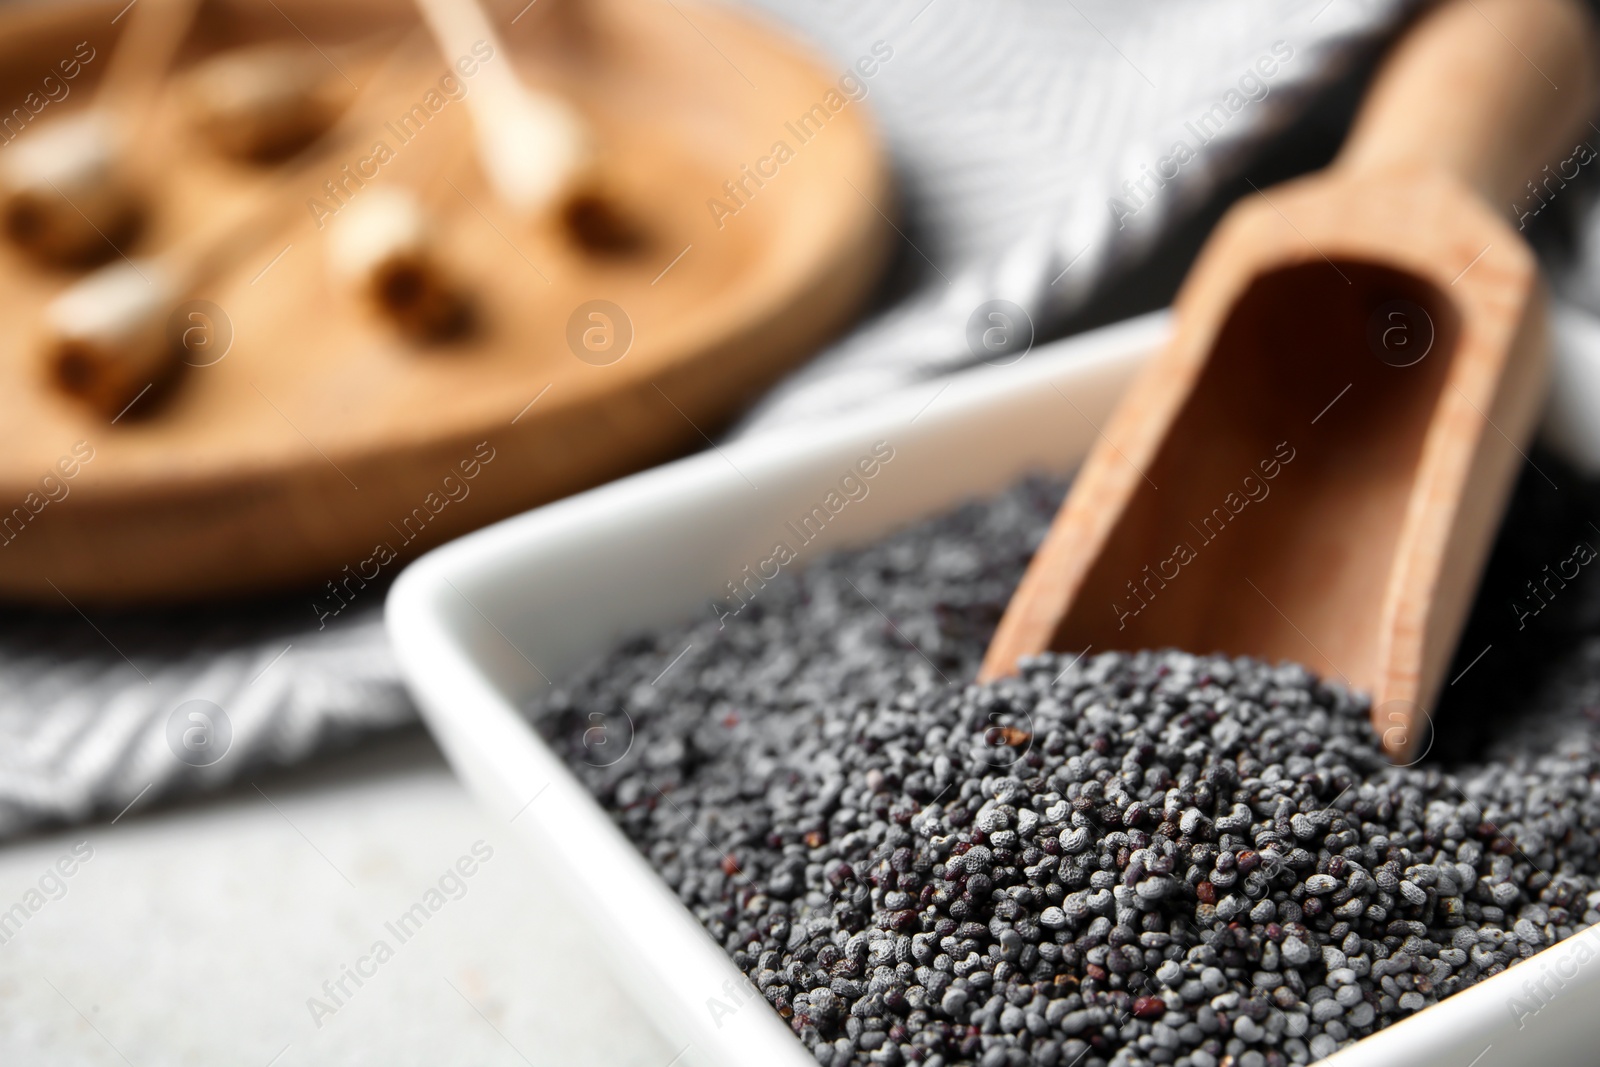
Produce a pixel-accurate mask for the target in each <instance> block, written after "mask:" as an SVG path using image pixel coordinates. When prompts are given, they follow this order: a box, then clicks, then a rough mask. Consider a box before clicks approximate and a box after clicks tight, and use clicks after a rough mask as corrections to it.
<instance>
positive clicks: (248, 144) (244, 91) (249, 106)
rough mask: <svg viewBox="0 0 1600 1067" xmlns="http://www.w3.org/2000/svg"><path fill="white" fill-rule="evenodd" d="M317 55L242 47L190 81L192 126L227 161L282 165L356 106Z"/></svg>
mask: <svg viewBox="0 0 1600 1067" xmlns="http://www.w3.org/2000/svg"><path fill="white" fill-rule="evenodd" d="M331 74H332V68H330V67H329V66H328V61H327V60H325V59H324V58H323V57H321V56H319V55H318V54H317V53H316V51H315V50H314V49H311V48H309V47H306V46H304V45H297V44H292V43H288V42H277V43H272V44H263V45H254V46H251V47H246V48H235V49H231V50H229V51H227V52H223V53H222V54H220V55H217V56H214V57H212V58H210V59H207V60H205V61H204V62H201V63H199V64H197V65H196V66H195V67H194V69H193V70H192V71H191V72H190V73H189V74H188V76H187V77H186V78H185V79H184V86H183V95H184V102H185V105H186V106H187V108H188V111H189V115H190V120H191V122H192V123H193V124H194V126H195V127H196V129H198V130H199V132H200V133H201V135H202V136H203V137H204V138H205V139H206V140H207V141H209V142H210V143H211V144H212V146H213V147H215V148H216V150H217V151H219V152H221V153H222V154H223V155H227V156H232V157H234V158H236V159H248V160H257V161H259V160H273V159H281V158H283V157H284V156H287V155H289V154H291V153H292V152H294V151H295V150H296V149H299V148H302V147H304V146H305V145H307V144H309V143H311V142H312V141H314V140H316V139H317V138H318V137H320V136H322V134H323V133H325V132H327V130H328V128H329V127H330V126H332V125H333V123H334V121H335V120H336V119H337V118H338V117H339V114H340V113H341V112H342V111H343V110H344V108H345V107H346V106H347V105H348V104H349V102H350V94H349V92H348V91H347V90H348V85H347V84H346V83H345V82H344V81H343V79H340V78H334V77H330V75H331Z"/></svg>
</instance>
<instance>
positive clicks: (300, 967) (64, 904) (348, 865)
mask: <svg viewBox="0 0 1600 1067" xmlns="http://www.w3.org/2000/svg"><path fill="white" fill-rule="evenodd" d="M480 842H481V844H479V843H480ZM474 845H477V848H478V854H479V855H480V856H481V855H482V854H483V853H484V852H485V850H492V855H490V857H489V858H488V859H487V860H485V861H482V862H478V861H477V860H474V861H473V862H471V863H468V864H466V865H465V866H466V867H468V868H472V870H473V873H472V874H471V876H470V877H460V876H459V871H458V872H457V878H458V880H459V888H458V882H457V880H452V879H448V878H447V879H445V889H446V892H442V893H440V894H439V896H437V897H431V898H430V897H429V894H428V890H429V889H430V888H437V887H438V885H439V881H440V878H441V876H442V875H443V874H444V873H445V872H446V871H447V870H448V869H451V868H453V867H454V866H455V865H456V864H457V863H458V861H459V860H460V858H461V857H463V856H471V855H472V854H473V848H474ZM75 848H76V850H77V856H74V849H75ZM84 855H87V859H82V858H81V857H82V856H84ZM64 857H72V858H71V859H70V860H69V861H68V862H66V863H65V864H63V866H64V867H65V868H66V869H69V870H71V872H72V873H71V875H70V876H68V877H61V875H60V868H58V866H57V864H58V862H59V861H61V860H62V859H63V858H64ZM51 871H54V872H56V873H55V875H54V876H51V875H50V874H49V872H51ZM41 881H42V882H43V885H42V886H41ZM34 894H36V895H34ZM419 903H420V904H423V905H424V907H426V905H428V904H430V903H431V904H434V905H436V906H437V910H436V911H431V912H429V913H428V918H427V920H426V921H425V922H422V921H419V920H413V922H412V924H410V925H408V926H406V927H404V928H400V927H396V929H398V930H400V931H401V932H402V933H405V934H407V935H408V936H407V937H406V939H405V940H404V941H401V940H400V939H399V937H397V936H396V933H395V932H394V931H393V930H391V929H390V928H389V926H388V925H386V924H393V923H395V922H397V920H398V919H399V917H400V916H401V915H402V914H403V913H405V912H407V910H408V909H410V908H411V907H412V905H414V904H419ZM15 905H21V906H22V907H21V910H20V911H17V910H15V908H14V906H15ZM30 905H33V906H34V909H35V910H31V911H30V910H29V906H30ZM8 913H9V914H10V916H11V918H10V919H9V921H8V920H7V918H6V916H7V914H8ZM0 937H3V938H5V940H4V942H3V943H0V1063H4V1064H107V1065H132V1067H146V1065H149V1067H155V1065H165V1064H172V1065H202V1064H203V1065H206V1067H216V1065H223V1064H238V1065H241V1067H268V1065H272V1067H300V1065H308V1064H366V1063H373V1064H380V1063H381V1064H386V1065H400V1064H431V1065H442V1064H473V1065H497V1064H506V1065H517V1064H522V1065H527V1064H537V1065H541V1067H542V1065H544V1064H562V1065H566V1064H578V1063H593V1064H608V1065H617V1067H666V1065H667V1064H668V1063H669V1062H671V1061H672V1060H673V1059H674V1050H673V1049H671V1048H669V1047H668V1045H667V1044H666V1042H665V1041H664V1039H663V1038H661V1037H660V1036H659V1035H658V1034H657V1032H656V1031H654V1030H653V1029H652V1028H651V1027H650V1026H649V1025H648V1024H647V1023H646V1022H644V1021H643V1020H642V1019H640V1018H639V1017H637V1016H636V1015H635V1014H634V1013H633V1012H632V1011H631V1010H630V1007H629V1004H628V1001H627V999H626V998H625V996H624V995H623V994H622V993H620V992H619V990H618V989H617V987H616V986H615V985H614V984H613V982H612V981H611V979H609V978H608V977H607V976H606V974H605V973H604V971H603V970H602V968H601V966H600V963H599V961H598V960H597V959H596V952H595V951H594V947H593V945H592V942H591V939H590V937H589V935H588V933H587V931H586V930H585V928H584V927H583V926H582V925H581V923H579V922H578V921H577V920H576V919H574V918H572V917H571V915H570V912H569V909H568V907H567V906H566V904H565V903H564V902H563V901H562V900H561V899H559V898H557V897H555V896H553V895H552V892H551V890H550V888H549V882H548V880H547V879H545V878H543V877H541V871H540V868H539V861H538V858H537V857H536V856H535V855H533V854H532V853H531V851H530V849H529V848H528V847H527V846H526V845H524V844H523V843H522V842H521V841H520V840H519V839H517V838H516V837H515V836H514V834H513V832H512V830H511V828H510V827H509V826H508V825H507V824H506V823H505V822H504V821H503V820H502V819H500V818H498V817H496V816H493V815H491V814H490V813H488V812H486V811H484V810H482V809H480V807H479V806H478V805H477V804H476V802H475V801H474V799H473V798H472V797H470V796H469V795H468V794H467V793H466V791H465V790H464V789H463V787H462V786H461V784H460V783H459V782H458V781H457V780H456V779H455V777H454V776H453V775H452V774H451V772H450V770H449V769H448V768H447V767H446V766H445V764H444V761H443V759H442V757H441V756H440V755H439V753H438V750H437V749H436V748H435V747H434V745H433V743H432V741H431V740H430V739H429V738H427V736H426V735H425V734H423V733H422V732H421V731H420V730H412V731H405V732H403V733H402V734H401V735H399V736H397V737H393V738H389V739H385V740H382V741H378V742H373V743H369V744H368V745H367V746H366V747H365V748H364V749H363V750H361V751H360V752H357V753H354V754H350V755H345V756H340V757H335V758H331V759H325V760H322V761H319V762H317V763H316V764H313V765H312V766H310V767H307V768H305V769H302V770H298V771H295V772H291V773H281V774H277V775H262V776H259V777H257V778H256V779H255V781H254V783H253V784H247V785H245V786H244V787H242V788H241V789H238V790H235V791H233V792H231V793H229V794H227V795H226V796H224V797H222V798H220V799H218V798H210V799H201V800H197V801H195V802H193V803H190V804H185V805H181V806H177V807H169V808H166V809H157V810H147V811H141V810H140V805H139V804H135V805H134V807H133V808H132V809H131V810H129V811H128V812H126V813H125V814H123V815H122V816H120V817H118V819H117V821H116V822H115V823H114V824H113V823H111V822H109V821H103V822H98V823H92V824H89V825H87V826H82V827H77V828H72V829H69V830H65V831H62V832H57V833H50V834H45V835H40V836H36V837H32V838H29V839H26V840H24V841H20V842H17V843H14V844H11V845H8V846H6V847H4V848H0ZM379 940H383V941H385V942H386V943H387V944H388V946H389V947H390V949H391V950H392V956H391V957H390V958H388V959H385V960H383V961H382V962H379V961H378V959H377V958H376V957H375V956H372V955H371V952H372V950H373V948H374V946H375V943H376V942H377V941H379ZM363 956H367V957H368V959H367V961H366V962H364V963H362V957H363ZM357 964H361V970H363V971H366V972H368V974H369V976H368V977H365V978H363V979H362V980H361V984H360V985H359V986H358V985H356V984H355V982H354V980H353V979H351V978H348V977H345V979H344V990H345V991H344V992H343V993H341V992H339V990H338V987H337V986H334V987H333V992H334V994H336V995H337V996H338V998H339V1000H340V1001H342V1003H338V1004H336V1003H335V1002H334V1000H333V999H332V998H331V997H330V996H329V995H328V994H327V993H325V991H324V989H323V983H324V982H325V981H328V982H337V980H338V979H340V978H341V977H342V976H343V975H344V970H343V968H345V967H347V966H349V967H354V966H356V965H357ZM346 994H348V995H346ZM313 997H316V998H319V999H320V1000H321V1001H322V1004H323V1005H324V1008H320V1009H317V1010H315V1011H314V1010H313V1009H314V1008H315V1007H316V1006H315V1005H313V1004H311V1003H309V1001H310V999H311V998H313ZM327 1009H331V1010H327Z"/></svg>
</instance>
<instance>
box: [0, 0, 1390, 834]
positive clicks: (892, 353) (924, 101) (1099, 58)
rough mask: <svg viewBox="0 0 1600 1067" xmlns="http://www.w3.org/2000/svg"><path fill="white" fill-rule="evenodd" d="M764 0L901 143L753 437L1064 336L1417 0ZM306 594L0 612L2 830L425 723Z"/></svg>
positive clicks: (366, 619) (137, 801)
mask: <svg viewBox="0 0 1600 1067" xmlns="http://www.w3.org/2000/svg"><path fill="white" fill-rule="evenodd" d="M757 2H759V3H760V4H761V5H762V6H763V7H764V8H765V9H766V10H767V12H768V13H769V14H770V15H771V16H773V17H774V18H776V19H777V20H779V21H781V22H785V23H788V24H790V25H792V26H793V27H795V28H796V29H797V30H798V32H799V33H801V34H802V35H804V36H807V37H809V38H810V39H812V40H813V41H814V42H815V44H816V46H817V48H818V49H819V51H820V52H821V53H822V54H824V55H825V56H827V57H828V62H830V63H832V64H835V65H837V67H838V70H839V71H840V74H841V76H844V75H845V74H846V73H848V72H849V71H850V70H852V69H856V64H857V61H858V60H860V59H861V58H863V57H865V56H868V55H875V56H880V57H881V56H882V54H883V53H884V52H885V51H888V52H890V53H891V54H890V55H889V57H888V58H887V59H882V60H881V61H880V62H878V63H877V64H876V68H875V70H874V72H873V74H872V76H871V77H870V78H868V77H861V79H860V83H861V85H862V86H863V87H864V90H865V92H866V96H865V106H867V107H869V108H871V109H872V110H873V112H874V113H875V115H876V118H877V119H878V121H879V123H880V125H881V127H882V129H883V131H884V134H885V136H886V137H887V140H888V143H889V145H890V148H891V151H892V155H893V159H894V165H895V171H896V177H897V180H898V184H899V202H898V203H899V211H898V214H897V215H896V218H897V221H898V228H899V230H900V231H901V233H902V239H903V246H902V247H901V248H900V254H899V257H898V260H897V266H896V268H895V271H894V277H893V279H892V280H891V283H890V284H889V285H888V286H886V287H885V289H884V291H883V292H884V295H883V297H882V298H881V299H880V301H879V303H878V308H877V310H876V311H875V312H874V313H873V314H872V315H871V316H869V317H868V319H867V320H866V321H865V322H863V323H862V324H861V325H860V327H859V328H858V329H856V330H855V331H854V332H853V333H851V334H849V335H848V336H846V337H845V338H844V339H843V340H841V341H840V342H839V343H837V344H836V345H834V346H833V347H832V348H830V349H829V350H828V351H826V352H824V353H822V354H820V355H819V356H818V357H817V358H816V359H815V360H814V361H812V362H811V363H810V364H809V365H808V366H806V367H805V368H803V369H802V370H800V371H799V372H797V373H796V374H794V375H793V376H792V377H790V378H789V379H788V380H787V381H785V382H783V383H782V384H780V385H779V387H778V388H777V389H775V390H774V391H773V392H772V393H771V395H770V396H769V397H767V398H766V399H765V400H764V401H763V402H762V403H761V404H760V405H758V406H757V408H756V409H755V410H754V411H753V412H751V413H750V414H749V416H748V418H747V419H746V420H745V422H744V423H743V424H742V426H741V427H740V428H739V429H738V431H737V433H738V434H748V433H754V432H758V431H760V430H761V429H764V428H766V427H769V426H774V425H778V424H781V423H786V422H793V421H795V420H799V419H805V418H809V417H812V416H816V415H821V414H826V413H832V412H835V411H838V410H839V409H841V408H842V407H845V406H848V405H849V404H851V403H854V402H860V401H864V400H867V399H870V398H873V397H879V396H881V395H882V394H883V393H884V392H885V391H887V390H890V389H895V388H899V387H902V386H906V385H910V384H913V383H916V382H922V381H926V380H929V379H933V378H936V377H938V376H940V375H943V374H947V373H949V372H951V371H954V370H957V369H960V368H963V367H966V366H969V365H971V364H973V363H975V362H978V361H979V360H980V359H982V358H992V356H993V353H992V352H990V351H987V350H985V349H984V348H983V347H982V345H981V344H980V345H974V344H972V343H970V342H969V332H970V330H969V324H970V322H971V320H972V319H973V316H974V312H976V311H978V309H979V308H980V306H981V305H984V304H985V302H986V301H991V300H1005V301H1009V302H1010V303H1011V304H1012V305H1015V308H1016V309H1019V310H1020V313H1021V317H1022V318H1024V319H1026V320H1028V321H1031V323H1032V328H1033V331H1034V332H1035V333H1036V335H1037V336H1038V338H1040V339H1041V340H1042V339H1045V338H1049V337H1052V336H1055V335H1057V334H1059V333H1060V332H1061V331H1062V330H1063V329H1064V328H1066V327H1067V325H1068V324H1070V323H1071V322H1072V321H1073V319H1074V316H1081V315H1083V314H1084V313H1085V312H1086V310H1092V308H1089V305H1090V303H1091V302H1092V301H1095V300H1096V299H1098V298H1099V296H1100V295H1101V294H1103V293H1105V292H1107V291H1108V289H1109V288H1110V287H1113V286H1114V285H1115V284H1116V283H1117V282H1118V280H1119V279H1123V280H1125V281H1127V282H1128V283H1129V284H1132V283H1133V282H1136V281H1137V279H1138V277H1139V276H1140V272H1141V269H1142V268H1151V267H1152V266H1153V265H1152V264H1151V262H1150V258H1151V255H1152V250H1153V249H1156V248H1158V247H1159V242H1161V241H1162V240H1164V239H1166V238H1168V237H1170V236H1171V235H1172V234H1173V233H1174V232H1177V231H1178V230H1179V229H1180V228H1181V227H1182V226H1183V225H1185V224H1186V223H1189V224H1192V223H1194V221H1195V220H1196V219H1197V218H1200V217H1201V213H1202V211H1203V209H1205V207H1206V205H1207V204H1208V202H1211V201H1212V200H1213V199H1214V198H1215V197H1216V196H1217V195H1218V194H1219V192H1221V191H1223V190H1225V189H1226V188H1227V183H1228V182H1229V181H1230V180H1233V179H1236V178H1237V176H1238V175H1239V174H1240V173H1241V171H1242V170H1243V169H1244V168H1245V167H1246V166H1249V165H1250V164H1252V163H1255V162H1257V161H1258V160H1260V159H1261V158H1262V156H1263V154H1264V153H1265V152H1267V151H1268V150H1269V149H1270V148H1272V147H1273V146H1274V145H1275V144H1276V143H1278V140H1279V139H1280V138H1281V136H1282V135H1283V134H1284V133H1285V131H1286V130H1288V128H1289V127H1290V125H1291V123H1293V122H1294V120H1295V119H1297V118H1299V117H1302V116H1304V115H1305V114H1306V113H1307V112H1308V109H1310V108H1312V107H1313V105H1314V104H1316V103H1318V102H1319V101H1321V100H1324V99H1325V98H1326V97H1327V95H1328V93H1329V91H1330V89H1329V87H1330V86H1332V85H1334V84H1336V82H1337V79H1338V78H1339V77H1340V76H1341V74H1343V73H1344V71H1345V70H1346V69H1347V67H1348V66H1349V64H1350V62H1351V61H1352V60H1355V59H1358V58H1360V57H1362V56H1363V55H1370V54H1371V52H1372V51H1373V50H1374V49H1375V47H1376V46H1377V45H1379V44H1381V43H1382V41H1383V39H1384V38H1385V37H1386V36H1387V35H1388V34H1389V33H1390V32H1391V31H1392V30H1393V28H1394V27H1395V25H1396V23H1397V21H1398V20H1399V19H1400V18H1401V17H1402V16H1403V15H1404V14H1405V13H1406V9H1407V8H1408V6H1409V4H1408V2H1407V0H1306V2H1290V0H1144V2H1141V3H1130V2H1128V0H1027V2H1022V0H1013V2H1008V3H1002V2H998V0H905V2H883V0H873V2H869V3H861V2H860V0H757ZM685 13H686V14H690V15H691V17H692V9H685ZM878 42H882V44H881V45H878ZM875 45H878V51H877V52H876V53H874V52H873V49H874V46H875ZM1330 136H1334V137H1336V136H1337V130H1336V129H1335V130H1333V131H1331V134H1330ZM846 195H848V194H846ZM882 206H883V207H885V208H886V209H887V205H882ZM885 225H888V223H887V222H886V223H885ZM1154 266H1159V264H1155V265H1154ZM981 321H984V322H987V321H988V320H987V319H983V320H981ZM375 599H376V598H375ZM304 616H305V612H304V606H303V604H300V603H298V602H297V603H296V604H295V605H294V606H293V607H292V608H285V609H282V610H279V609H263V608H261V607H259V606H252V607H250V608H249V609H241V608H233V609H228V608H210V609H206V610H204V611H192V612H167V613H163V614H159V615H129V616H124V617H115V618H102V617H99V616H97V617H96V618H95V620H94V624H90V623H89V622H88V621H87V620H86V619H84V618H82V617H79V616H77V615H58V616H52V615H41V614H31V613H17V612H12V613H10V614H9V615H8V617H7V618H6V619H5V620H4V621H3V622H0V835H15V834H18V833H20V832H23V831H26V830H28V829H29V828H31V827H35V826H39V825H42V824H48V823H51V822H59V821H71V820H80V819H86V818H89V817H93V816H105V817H120V813H121V812H122V811H124V810H125V809H128V808H130V807H133V806H135V805H138V806H139V807H140V808H142V807H143V806H146V805H149V804H151V803H153V802H155V801H156V800H158V799H160V798H162V797H167V796H172V795H175V794H178V793H182V792H193V791H196V790H202V789H212V788H216V787H219V786H222V785H224V784H226V783H229V782H231V781H235V780H237V779H239V778H240V777H241V776H243V775H246V774H248V773H250V772H251V771H253V770H255V769H259V768H261V767H263V766H266V765H272V764H287V763H292V762H295V761H297V760H302V759H305V758H306V757H307V756H309V755H311V754H313V753H316V752H318V751H322V750H325V749H326V748H328V747H329V746H330V745H334V744H337V743H339V742H341V741H348V740H350V739H354V738H358V737H360V736H363V735H366V734H370V733H371V732H373V731H376V730H381V729H386V728H391V727H395V726H398V725H401V724H405V723H409V722H412V721H414V720H415V717H416V713H415V710H414V709H413V708H412V706H411V704H410V702H409V701H408V699H407V698H406V695H405V693H404V691H403V689H402V687H401V684H400V681H399V677H398V675H397V672H396V669H395V664H394V662H393V659H392V657H391V655H390V652H389V650H388V647H387V644H386V642H385V639H384V635H383V631H382V628H381V623H380V619H379V616H378V612H377V609H376V605H375V604H374V606H372V607H368V608H366V609H365V610H364V612H359V613H358V612H356V611H354V610H353V611H352V612H350V613H347V614H346V615H345V616H341V617H340V618H339V619H338V620H337V623H336V624H334V625H330V626H329V627H328V628H327V629H325V630H320V631H319V630H312V629H308V628H307V627H306V625H305V622H304ZM96 626H97V627H98V629H96V628H95V627H96ZM193 701H203V702H209V703H191V702H193ZM208 709H209V710H208ZM216 709H222V710H221V711H220V712H218V711H217V710H216ZM218 714H220V715H221V716H223V717H225V720H226V726H227V728H228V730H229V731H231V738H230V740H229V742H228V743H229V747H228V748H227V751H226V754H225V755H223V756H222V758H220V759H218V760H216V761H215V762H210V761H209V757H208V756H207V750H206V749H205V748H204V746H203V745H200V746H197V747H196V748H194V749H192V750H188V761H187V762H185V761H184V760H180V759H179V758H177V757H176V756H175V755H174V753H175V752H180V751H185V749H184V746H185V745H186V744H187V743H188V740H189V739H193V738H201V739H203V738H204V737H205V736H210V737H212V744H213V749H212V750H211V751H215V746H216V744H217V743H218V742H217V740H216V738H217V737H218V736H219V735H217V734H215V733H213V734H211V735H206V734H205V733H204V731H206V730H215V729H217V728H218V724H217V722H216V721H215V720H216V718H217V715H218ZM196 715H198V716H200V718H196V717H195V716H196ZM197 730H198V731H200V733H196V731H197Z"/></svg>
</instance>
